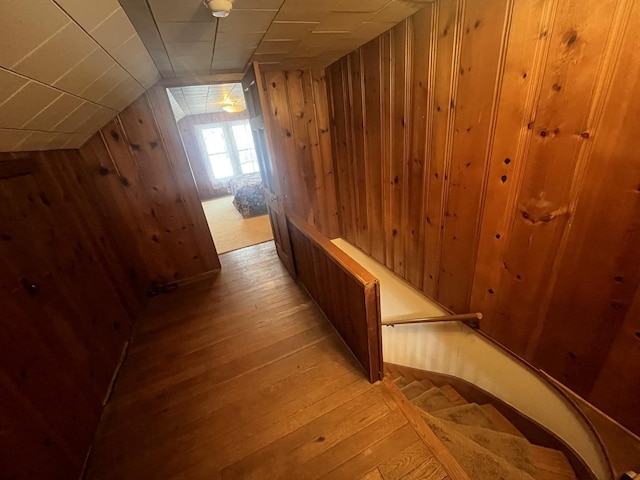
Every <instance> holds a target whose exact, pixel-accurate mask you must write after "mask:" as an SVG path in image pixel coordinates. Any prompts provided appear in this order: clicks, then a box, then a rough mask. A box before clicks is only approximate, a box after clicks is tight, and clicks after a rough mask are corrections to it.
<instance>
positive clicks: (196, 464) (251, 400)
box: [86, 242, 457, 480]
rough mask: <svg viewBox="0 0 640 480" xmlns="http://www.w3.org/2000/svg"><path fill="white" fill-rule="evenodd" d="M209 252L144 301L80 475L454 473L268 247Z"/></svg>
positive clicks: (290, 476)
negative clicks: (210, 271) (185, 277)
mask: <svg viewBox="0 0 640 480" xmlns="http://www.w3.org/2000/svg"><path fill="white" fill-rule="evenodd" d="M220 258H221V261H222V268H223V269H222V271H221V272H220V273H219V274H218V275H217V276H216V277H215V278H213V279H209V280H206V281H202V282H199V283H196V284H192V285H188V286H185V287H182V288H180V289H179V290H177V291H176V292H174V293H171V294H167V295H164V296H160V297H157V298H155V299H153V300H152V301H151V302H150V303H149V305H148V307H147V308H146V311H145V313H144V315H143V317H142V318H141V319H140V321H139V323H138V328H137V331H136V333H135V335H134V338H133V340H132V344H131V347H130V349H129V354H128V357H127V359H126V361H125V363H124V365H123V368H122V370H121V373H120V376H119V378H118V380H117V382H116V385H115V389H114V392H113V396H112V398H111V401H110V402H109V404H108V406H107V407H106V409H105V412H104V415H103V418H102V421H101V424H100V427H99V430H98V433H97V436H96V440H95V443H94V447H93V452H92V454H91V457H90V460H89V463H88V467H87V474H86V478H88V479H91V480H98V479H116V478H117V479H143V478H153V479H154V480H159V479H175V478H186V479H201V478H202V479H204V478H206V479H215V478H242V479H252V478H255V479H266V478H269V479H275V478H287V479H306V478H309V479H310V478H335V479H358V478H383V479H385V480H388V479H396V478H428V479H438V480H441V479H445V478H457V477H454V476H453V475H452V476H451V477H449V476H448V473H447V472H448V471H447V470H446V469H445V467H444V466H443V464H442V463H441V462H442V458H440V459H436V457H435V456H434V454H433V452H432V450H431V449H429V448H428V446H427V445H426V444H425V443H424V442H423V440H422V439H421V438H422V437H421V436H420V435H419V434H418V433H416V430H414V427H413V426H412V425H411V423H410V422H409V421H408V420H407V418H406V417H405V414H404V413H403V409H402V408H399V406H398V404H397V402H396V400H395V399H394V396H393V394H392V392H391V391H390V389H389V387H388V385H386V384H385V383H384V382H378V383H376V384H374V385H372V384H370V383H369V382H368V380H367V379H366V378H365V375H364V372H363V371H362V370H361V369H360V368H359V367H358V366H357V364H356V363H355V361H354V359H353V358H352V357H351V355H350V353H349V352H348V351H347V350H346V348H345V347H344V345H343V344H342V343H341V341H340V339H339V338H338V336H337V335H336V333H335V332H334V331H333V330H332V328H331V326H330V324H329V323H328V322H327V320H326V319H325V318H324V316H323V315H322V313H321V312H320V311H319V310H318V309H317V307H316V306H315V304H313V303H312V302H311V300H310V299H309V297H308V295H307V294H306V292H304V291H303V290H302V289H301V288H300V287H299V286H298V285H297V284H296V283H295V281H293V280H292V279H291V277H289V275H288V273H287V272H286V270H285V269H284V267H283V266H282V265H281V263H280V262H279V260H278V258H277V256H276V254H275V249H274V246H273V243H272V242H268V243H265V244H261V245H256V246H254V247H250V248H247V249H243V250H238V251H235V252H231V253H228V254H225V255H222V256H221V257H220ZM433 450H435V451H437V448H436V449H433ZM438 457H441V455H440V454H438ZM446 457H447V456H446V454H445V455H444V461H445V462H446V461H447V458H446ZM450 471H453V472H455V466H454V469H453V470H450Z"/></svg>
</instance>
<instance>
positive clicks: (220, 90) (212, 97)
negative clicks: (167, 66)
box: [167, 83, 246, 120]
mask: <svg viewBox="0 0 640 480" xmlns="http://www.w3.org/2000/svg"><path fill="white" fill-rule="evenodd" d="M167 90H168V92H169V100H170V101H171V106H172V108H173V112H174V114H175V117H176V120H180V119H182V118H184V117H186V116H188V115H202V114H204V113H216V112H223V111H224V109H223V108H222V107H223V106H224V105H225V104H233V105H237V106H238V107H241V108H242V109H243V110H244V109H245V108H246V104H245V101H244V95H243V94H242V85H241V84H239V83H222V84H218V85H198V86H192V87H176V88H169V89H167Z"/></svg>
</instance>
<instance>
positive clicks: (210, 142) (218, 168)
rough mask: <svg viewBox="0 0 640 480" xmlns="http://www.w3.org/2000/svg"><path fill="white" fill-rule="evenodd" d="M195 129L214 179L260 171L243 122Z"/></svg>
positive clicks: (250, 137) (249, 132) (246, 124)
mask: <svg viewBox="0 0 640 480" xmlns="http://www.w3.org/2000/svg"><path fill="white" fill-rule="evenodd" d="M198 129H199V130H200V133H201V138H202V141H203V142H204V149H205V150H206V154H207V156H208V157H209V162H210V163H211V169H212V171H213V176H214V177H215V178H216V179H222V178H228V177H232V176H234V175H240V174H246V173H255V172H259V171H260V168H259V166H258V158H257V155H256V150H255V147H254V145H253V136H252V134H251V127H250V126H249V122H248V121H247V120H243V121H239V122H227V123H218V124H209V125H199V126H198Z"/></svg>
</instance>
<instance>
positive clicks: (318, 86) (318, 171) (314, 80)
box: [264, 70, 340, 238]
mask: <svg viewBox="0 0 640 480" xmlns="http://www.w3.org/2000/svg"><path fill="white" fill-rule="evenodd" d="M264 85H265V89H266V92H265V95H266V97H267V103H268V105H269V107H270V110H269V111H268V112H265V117H266V118H267V119H268V120H269V121H270V122H271V132H272V135H273V138H272V140H273V145H274V149H275V150H276V151H277V152H278V153H277V154H276V155H275V157H276V158H275V159H274V163H275V165H276V168H277V170H278V175H280V177H281V181H280V185H281V188H282V189H283V192H282V194H283V196H284V204H285V208H286V210H287V212H291V213H293V214H295V215H297V216H298V217H300V218H302V219H304V220H305V221H306V222H307V223H309V224H311V225H313V226H314V227H315V228H317V229H318V230H319V231H320V232H322V233H323V234H324V235H326V236H327V237H329V238H336V237H338V236H340V232H339V223H338V210H337V204H336V193H335V180H334V173H333V160H332V154H331V134H330V131H329V112H328V102H327V88H326V81H325V74H324V70H313V71H311V70H304V71H302V70H296V71H290V72H266V73H265V74H264Z"/></svg>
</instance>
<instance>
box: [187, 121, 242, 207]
mask: <svg viewBox="0 0 640 480" xmlns="http://www.w3.org/2000/svg"><path fill="white" fill-rule="evenodd" d="M248 118H249V116H248V115H247V111H246V110H245V111H243V112H238V113H228V112H216V113H205V114H202V115H187V116H186V117H183V118H182V119H180V121H178V129H179V131H180V137H181V138H182V143H183V144H184V149H185V151H186V152H187V156H188V157H189V165H191V171H192V172H193V178H194V179H195V181H196V186H197V187H198V194H199V196H200V199H201V200H203V201H204V200H210V199H212V198H218V197H224V196H225V195H229V194H230V191H229V188H228V183H229V182H227V181H226V180H216V179H215V178H214V176H213V170H212V168H211V163H210V162H209V159H208V158H207V157H206V156H205V155H204V154H203V152H202V147H201V146H200V142H199V141H198V137H197V133H196V126H197V125H203V124H209V123H222V122H234V121H236V120H246V119H248Z"/></svg>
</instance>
